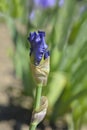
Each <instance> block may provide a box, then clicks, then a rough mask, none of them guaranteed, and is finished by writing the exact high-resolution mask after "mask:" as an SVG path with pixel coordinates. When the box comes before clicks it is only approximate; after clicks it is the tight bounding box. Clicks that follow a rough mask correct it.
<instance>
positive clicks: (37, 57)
mask: <svg viewBox="0 0 87 130" xmlns="http://www.w3.org/2000/svg"><path fill="white" fill-rule="evenodd" d="M44 37H45V32H43V31H38V33H36V32H32V33H30V34H29V37H28V40H29V42H30V46H31V48H30V56H32V55H33V56H34V61H33V62H34V64H35V65H39V63H40V61H41V59H42V57H44V59H46V58H48V56H49V52H48V50H47V48H48V46H47V44H46V42H45V39H44Z"/></svg>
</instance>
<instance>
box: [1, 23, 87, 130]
mask: <svg viewBox="0 0 87 130" xmlns="http://www.w3.org/2000/svg"><path fill="white" fill-rule="evenodd" d="M12 49H13V43H12V40H11V37H10V32H9V29H8V27H7V26H6V24H4V23H0V130H29V123H30V119H31V110H29V109H28V108H31V106H30V104H32V99H31V98H30V97H22V96H21V92H22V87H20V86H22V81H21V80H19V79H17V78H16V77H15V75H14V67H13V64H12V60H11V58H10V52H11V50H12ZM20 100H21V102H22V103H20ZM25 100H26V101H25ZM15 101H16V103H15ZM28 101H30V102H28ZM24 103H25V105H24ZM24 106H25V107H24ZM53 129H54V128H53V127H52V126H50V125H49V124H47V123H45V121H44V123H43V124H42V123H41V124H40V125H39V126H38V128H37V130H53ZM55 130H60V129H58V128H55ZM61 130H62V129H61ZM64 130H65V129H64ZM81 130H87V126H83V128H82V129H81Z"/></svg>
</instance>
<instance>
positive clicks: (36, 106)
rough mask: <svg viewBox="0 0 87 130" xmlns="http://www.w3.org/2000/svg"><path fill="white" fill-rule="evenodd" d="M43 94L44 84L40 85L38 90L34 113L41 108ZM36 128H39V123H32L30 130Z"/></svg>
mask: <svg viewBox="0 0 87 130" xmlns="http://www.w3.org/2000/svg"><path fill="white" fill-rule="evenodd" d="M41 93H42V84H39V85H38V86H37V88H36V96H35V103H34V111H38V110H39V108H40V100H41ZM36 127H37V123H31V124H30V128H29V130H35V129H36Z"/></svg>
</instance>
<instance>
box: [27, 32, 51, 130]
mask: <svg viewBox="0 0 87 130" xmlns="http://www.w3.org/2000/svg"><path fill="white" fill-rule="evenodd" d="M44 37H45V32H42V31H38V33H36V32H33V33H30V35H29V37H28V40H29V42H30V46H31V48H30V67H31V71H32V75H33V78H34V80H35V82H36V85H37V87H36V96H35V102H34V110H33V112H32V118H31V124H30V130H35V129H36V127H37V125H38V124H39V123H40V122H41V121H42V120H43V119H44V117H45V115H46V112H47V107H48V100H47V98H46V97H45V96H41V94H42V88H43V86H45V85H46V84H47V79H48V74H49V70H50V67H49V59H50V58H49V51H48V46H47V44H46V43H45V39H44Z"/></svg>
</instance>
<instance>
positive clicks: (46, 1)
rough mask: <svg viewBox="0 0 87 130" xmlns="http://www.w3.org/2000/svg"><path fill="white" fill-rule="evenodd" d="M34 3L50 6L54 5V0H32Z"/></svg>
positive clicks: (44, 6) (43, 6)
mask: <svg viewBox="0 0 87 130" xmlns="http://www.w3.org/2000/svg"><path fill="white" fill-rule="evenodd" d="M34 3H35V5H36V6H40V7H42V8H50V7H54V6H55V4H56V0H34Z"/></svg>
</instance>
